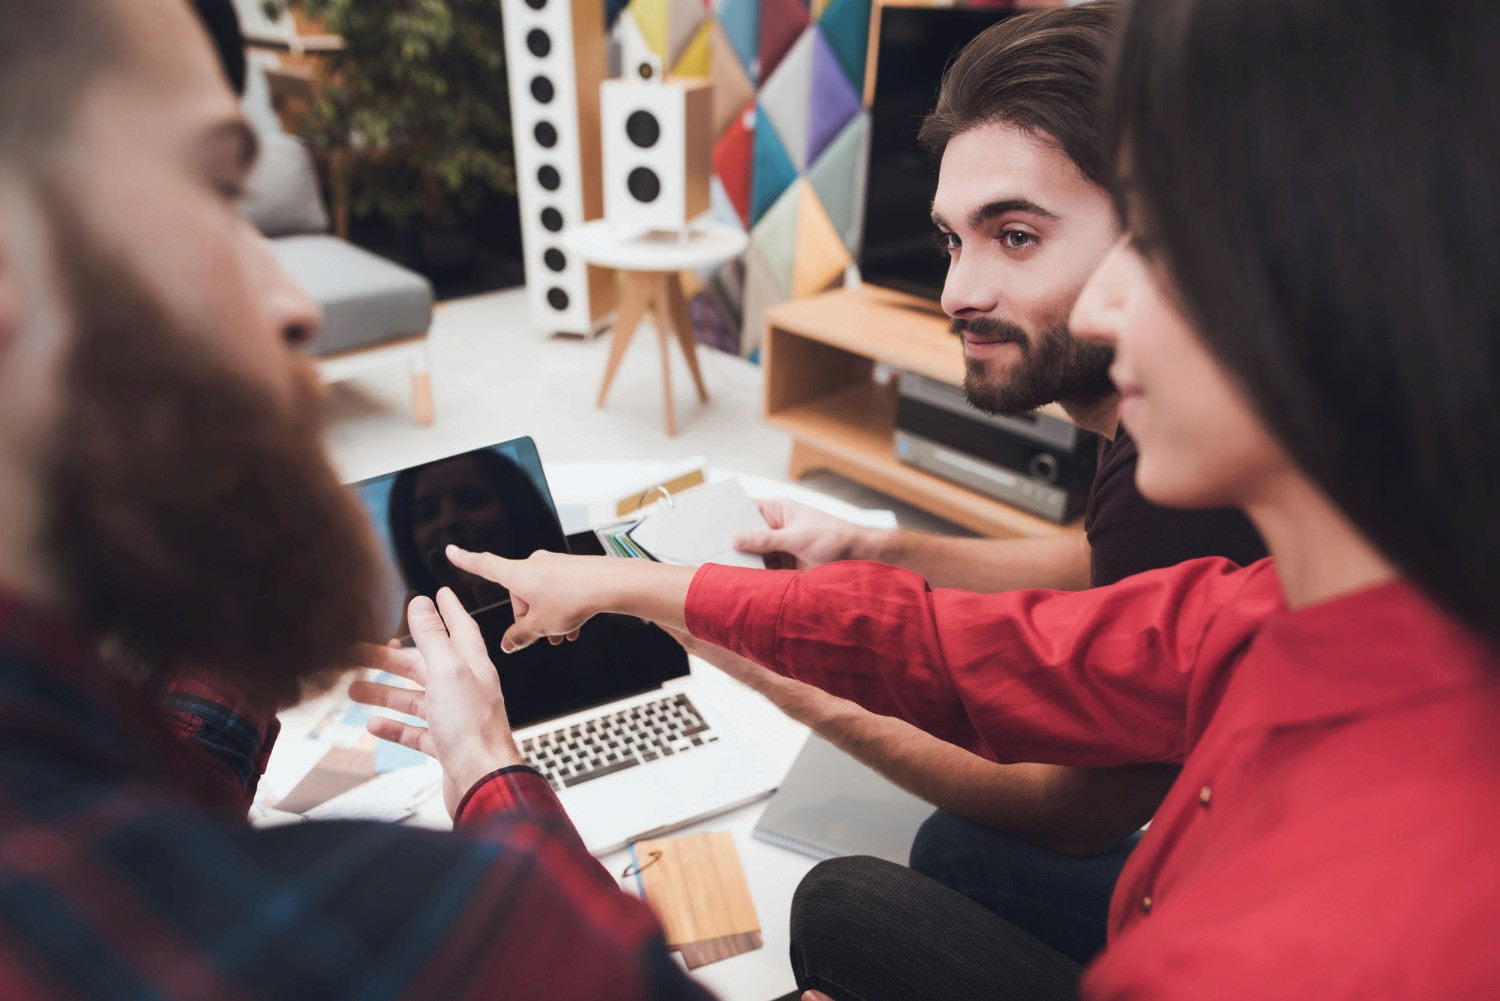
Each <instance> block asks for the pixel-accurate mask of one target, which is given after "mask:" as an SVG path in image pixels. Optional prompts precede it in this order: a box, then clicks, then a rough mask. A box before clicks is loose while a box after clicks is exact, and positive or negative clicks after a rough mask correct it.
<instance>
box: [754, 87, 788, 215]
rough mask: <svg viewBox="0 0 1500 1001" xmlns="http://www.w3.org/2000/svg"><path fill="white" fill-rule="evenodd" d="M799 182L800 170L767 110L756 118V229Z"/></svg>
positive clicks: (758, 113) (760, 112)
mask: <svg viewBox="0 0 1500 1001" xmlns="http://www.w3.org/2000/svg"><path fill="white" fill-rule="evenodd" d="M796 179H797V168H796V166H795V165H793V163H792V160H791V158H790V157H789V156H787V152H786V145H785V144H784V143H783V142H782V141H781V137H780V136H778V135H777V134H776V126H775V125H773V124H772V123H771V120H770V119H769V118H767V117H766V114H765V112H764V111H758V112H757V113H756V116H755V159H754V161H753V165H752V176H751V179H750V192H751V195H750V224H751V225H752V226H753V225H754V224H755V223H757V222H759V221H760V217H761V216H762V215H764V214H765V212H766V210H767V209H769V208H770V207H771V203H772V202H774V201H775V200H776V199H777V198H779V197H781V193H782V192H783V191H785V190H786V189H787V186H788V185H790V184H791V183H792V182H793V181H795V180H796Z"/></svg>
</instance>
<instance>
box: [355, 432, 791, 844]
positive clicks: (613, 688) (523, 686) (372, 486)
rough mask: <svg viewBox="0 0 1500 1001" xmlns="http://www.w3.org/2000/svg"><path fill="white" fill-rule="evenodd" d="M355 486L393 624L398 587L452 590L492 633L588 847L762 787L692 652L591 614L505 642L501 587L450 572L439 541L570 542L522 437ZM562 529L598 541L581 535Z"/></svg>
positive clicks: (748, 748) (516, 702)
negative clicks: (559, 635)
mask: <svg viewBox="0 0 1500 1001" xmlns="http://www.w3.org/2000/svg"><path fill="white" fill-rule="evenodd" d="M353 489H354V491H355V492H356V494H357V495H358V496H359V498H360V500H361V501H362V502H363V504H364V506H365V509H366V510H367V511H368V512H369V514H370V517H371V519H372V520H373V521H374V523H375V527H376V530H377V532H378V533H379V535H380V539H381V543H382V546H383V549H384V551H385V554H386V558H387V560H388V562H389V567H390V573H391V575H392V578H393V579H394V580H398V581H400V582H401V591H402V592H403V593H402V596H401V597H402V600H401V601H400V602H399V603H393V606H392V609H391V629H392V634H393V635H398V636H403V637H405V636H406V634H407V627H406V623H405V621H404V618H403V610H404V606H405V600H406V599H407V598H409V597H410V596H412V595H414V594H427V595H429V596H431V595H432V594H434V593H435V592H436V591H437V590H438V588H440V587H443V586H445V585H446V586H449V587H452V588H453V590H454V591H455V593H457V594H458V596H459V598H460V599H461V600H462V601H463V603H464V607H465V608H467V609H468V610H469V611H470V612H471V613H472V614H473V615H474V618H475V620H476V621H477V622H478V623H479V626H480V629H481V631H482V632H483V634H484V637H485V640H486V642H487V643H488V645H489V648H490V659H491V660H492V661H493V662H494V664H495V666H496V669H497V670H498V671H499V672H500V682H501V686H502V687H503V689H504V691H505V703H506V710H507V712H508V713H509V715H510V721H511V726H512V727H513V728H514V729H515V734H516V740H517V742H518V743H519V745H520V747H521V752H522V754H524V755H525V756H526V758H527V760H529V761H530V762H531V763H532V764H533V765H535V766H536V768H537V769H538V770H539V771H540V772H541V773H542V774H543V775H544V776H546V777H547V779H548V781H550V782H551V783H552V787H553V788H554V789H556V790H557V793H558V796H559V798H560V799H561V800H562V803H563V806H564V807H565V808H566V809H567V811H568V815H569V816H570V817H571V818H572V820H573V823H574V824H575V825H576V826H577V827H578V831H579V833H580V834H582V836H583V840H584V843H585V844H587V845H588V847H589V850H590V851H592V852H593V853H595V854H596V855H603V854H606V853H608V852H611V851H615V850H617V849H619V848H622V847H624V845H625V844H626V843H628V842H629V841H632V840H635V839H636V838H639V837H641V836H643V835H647V834H658V833H661V832H664V831H668V830H671V829H673V828H676V827H681V826H683V825H686V824H690V823H693V822H695V821H698V820H702V819H704V818H705V817H709V816H712V815H714V814H716V813H721V812H724V811H727V810H731V809H734V808H735V807H738V806H741V805H743V804H745V803H749V802H752V801H753V800H755V799H758V798H760V797H762V796H765V795H767V794H769V793H770V792H771V790H772V788H773V787H774V785H775V778H776V777H775V776H774V775H773V774H772V773H771V771H770V769H769V767H768V766H767V765H766V764H765V763H764V762H763V761H762V760H761V758H760V756H759V754H758V753H757V752H756V751H755V749H754V746H753V744H751V743H749V742H748V741H746V740H744V739H743V738H741V737H740V736H739V735H738V734H736V732H735V730H734V725H733V722H732V720H731V719H730V718H729V714H728V713H726V712H725V711H724V709H723V708H722V707H720V706H719V705H717V704H716V703H715V701H714V699H713V695H714V694H715V693H713V692H705V691H703V690H701V688H700V687H699V686H695V685H694V683H693V680H692V678H691V677H690V675H689V669H688V660H687V654H686V653H684V651H683V650H682V648H681V647H680V646H679V645H678V644H677V643H676V641H675V640H673V639H672V638H671V637H670V636H668V635H667V634H666V633H664V632H662V631H661V630H660V629H658V628H656V627H655V626H652V625H647V624H646V623H644V622H641V621H640V620H638V619H631V618H627V617H624V616H618V615H606V616H599V617H597V618H595V619H593V620H592V621H590V622H589V623H588V624H587V625H585V626H584V628H583V631H582V633H581V634H580V636H579V638H578V640H576V641H574V642H572V643H564V644H561V645H559V646H552V645H551V644H549V643H537V644H534V645H532V646H530V647H528V648H526V649H525V650H522V651H520V652H518V653H514V654H506V653H502V652H501V650H500V638H501V636H503V635H504V634H505V631H506V629H508V628H509V627H510V626H511V624H512V622H513V621H514V619H513V617H512V613H511V607H510V599H509V596H508V595H507V594H506V592H505V590H504V589H503V588H501V587H499V586H498V585H495V584H491V583H490V582H488V581H484V580H481V579H479V578H476V577H473V576H472V575H469V574H467V573H464V572H463V571H461V570H458V569H457V568H456V567H454V566H453V565H452V564H450V563H449V562H448V560H447V558H446V557H445V556H444V555H443V552H444V549H445V548H446V547H447V545H448V544H449V543H452V544H454V545H457V546H459V547H461V548H463V549H468V550H470V551H474V552H493V553H498V554H500V555H502V556H508V557H515V558H520V557H524V556H527V555H530V554H531V553H533V552H535V551H536V550H538V549H547V550H551V551H554V552H569V551H571V550H570V548H569V546H568V542H569V540H568V539H566V538H565V537H564V536H563V532H562V527H561V525H560V524H559V522H558V518H557V510H556V507H555V505H554V504H553V501H552V493H551V490H550V489H549V488H548V486H547V480H546V477H545V476H544V475H543V473H542V464H541V460H540V459H539V458H538V456H537V451H536V445H535V444H534V443H533V442H532V440H531V439H530V438H517V439H514V440H512V441H507V442H502V443H500V444H498V445H492V446H490V447H488V448H481V449H476V450H474V451H472V452H466V453H463V454H461V455H454V456H449V457H447V458H444V459H438V460H435V461H433V462H427V463H423V464H422V465H418V466H412V467H410V468H407V469H403V470H401V471H399V472H395V473H388V474H386V475H384V476H377V477H373V478H371V479H368V480H363V481H361V482H359V483H356V484H354V485H353ZM572 541H573V542H574V544H575V545H576V546H579V547H581V548H582V549H583V550H584V551H588V552H593V553H600V552H602V550H599V549H597V548H596V547H597V546H598V541H597V539H595V538H594V536H593V533H592V532H585V533H580V534H579V535H577V536H574V537H573V539H572Z"/></svg>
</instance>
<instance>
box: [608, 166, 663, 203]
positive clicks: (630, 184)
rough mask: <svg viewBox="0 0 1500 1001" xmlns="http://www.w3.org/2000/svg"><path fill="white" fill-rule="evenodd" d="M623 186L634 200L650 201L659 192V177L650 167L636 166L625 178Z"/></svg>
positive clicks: (653, 199)
mask: <svg viewBox="0 0 1500 1001" xmlns="http://www.w3.org/2000/svg"><path fill="white" fill-rule="evenodd" d="M616 176H618V175H616ZM625 187H626V188H627V189H628V190H629V191H630V196H631V197H632V198H634V199H635V200H636V201H638V202H647V203H650V202H654V201H656V198H657V196H658V195H660V194H661V179H660V178H658V177H657V176H656V171H654V170H652V169H651V168H650V167H637V168H635V169H634V170H632V171H631V172H630V176H629V177H627V178H626V179H625Z"/></svg>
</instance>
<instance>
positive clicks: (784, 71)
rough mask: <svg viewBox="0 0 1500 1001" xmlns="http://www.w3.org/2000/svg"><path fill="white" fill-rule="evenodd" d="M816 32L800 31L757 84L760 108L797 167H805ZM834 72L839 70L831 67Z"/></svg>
mask: <svg viewBox="0 0 1500 1001" xmlns="http://www.w3.org/2000/svg"><path fill="white" fill-rule="evenodd" d="M817 40H818V33H817V32H816V31H808V32H804V33H803V35H802V37H801V38H798V39H797V41H796V42H794V43H793V44H792V47H791V48H790V49H789V50H787V54H786V56H785V57H784V58H783V59H782V60H781V62H780V64H778V65H777V67H776V69H775V71H774V72H772V73H771V75H770V76H769V77H766V78H764V82H763V83H762V84H761V85H760V110H761V111H763V112H765V114H766V117H767V118H769V119H770V120H771V124H772V125H774V126H776V134H777V135H778V136H779V137H780V138H781V141H782V142H783V143H785V144H786V153H787V156H788V157H789V158H790V159H791V161H792V166H794V167H796V168H797V169H798V170H805V169H806V168H807V134H808V126H809V124H810V123H811V121H812V115H813V107H812V105H813V101H812V93H813V90H812V84H813V56H814V54H815V43H816V42H817ZM835 72H836V73H840V75H842V73H841V72H840V71H838V70H835Z"/></svg>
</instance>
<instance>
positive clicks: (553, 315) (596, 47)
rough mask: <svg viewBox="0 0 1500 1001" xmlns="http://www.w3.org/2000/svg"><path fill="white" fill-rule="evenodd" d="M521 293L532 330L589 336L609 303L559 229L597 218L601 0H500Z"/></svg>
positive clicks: (608, 286)
mask: <svg viewBox="0 0 1500 1001" xmlns="http://www.w3.org/2000/svg"><path fill="white" fill-rule="evenodd" d="M501 10H502V12H503V14H504V17H505V61H506V67H507V71H508V74H509V80H510V109H511V132H512V136H513V141H514V144H515V152H516V191H517V196H518V198H517V200H518V201H519V203H520V211H521V247H522V253H523V255H524V257H525V262H526V292H527V298H528V301H529V304H530V307H531V317H532V322H533V325H534V326H535V327H536V329H537V331H538V333H541V334H554V333H569V334H585V335H587V334H593V333H597V332H598V331H599V330H600V329H601V327H602V326H603V324H604V322H605V321H606V320H607V319H608V317H609V314H610V313H611V312H612V311H613V310H614V305H615V282H614V280H613V275H612V274H611V273H610V272H608V271H606V270H603V269H601V268H595V267H590V266H589V265H586V264H584V262H583V261H581V260H578V259H576V258H574V256H573V255H572V254H571V253H569V252H568V250H567V249H566V248H565V247H563V245H562V235H563V232H564V231H565V230H567V229H568V227H570V226H575V225H577V224H579V223H581V222H585V221H588V220H590V219H598V218H600V217H601V216H602V215H603V212H604V202H603V191H602V188H601V185H600V174H599V83H600V81H601V80H602V79H603V77H604V67H605V62H606V57H607V53H606V49H605V46H606V36H605V29H604V12H603V4H602V3H600V2H599V0H501Z"/></svg>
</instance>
